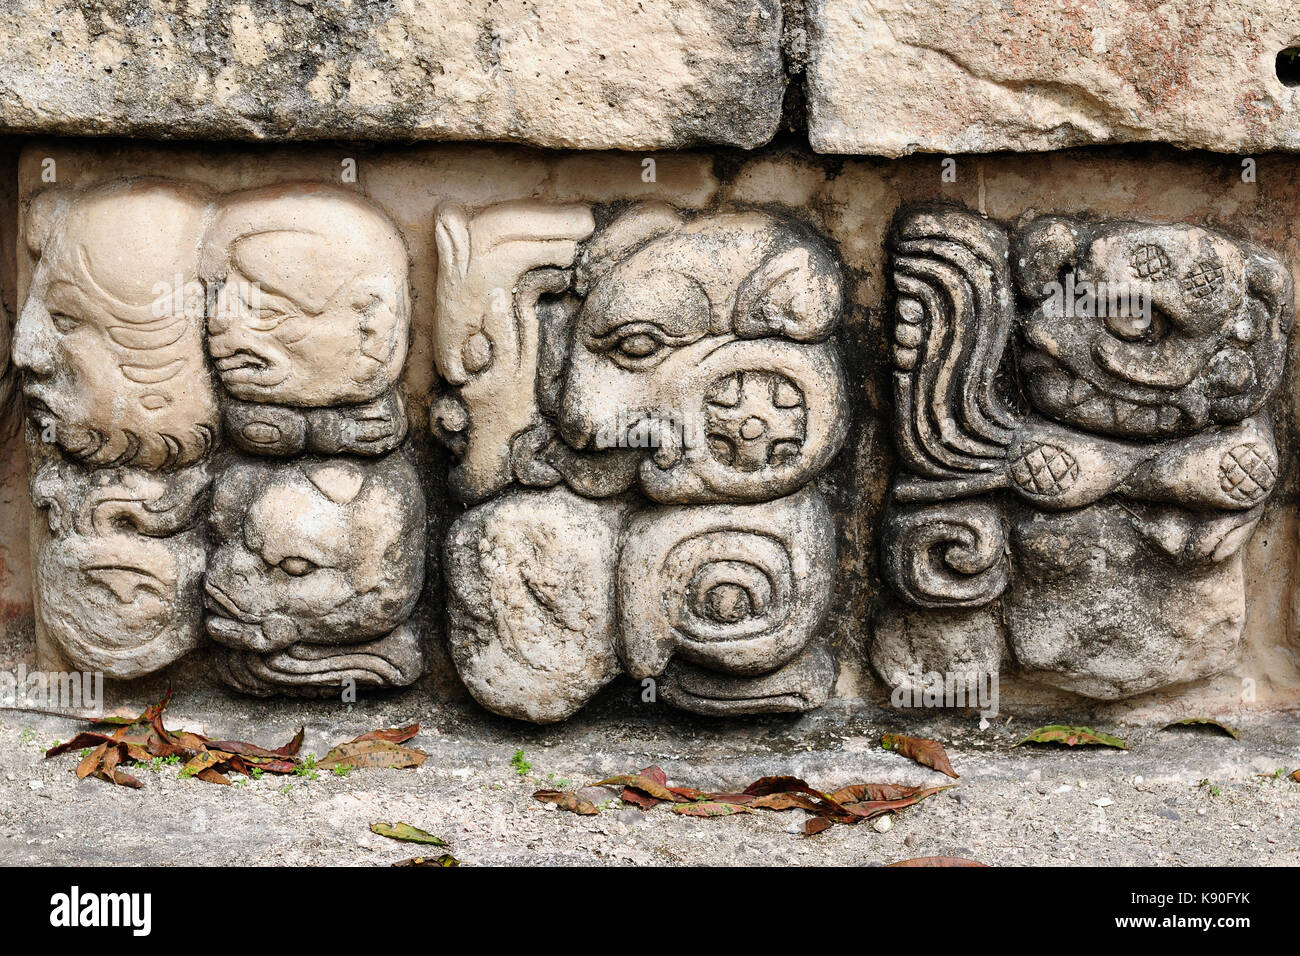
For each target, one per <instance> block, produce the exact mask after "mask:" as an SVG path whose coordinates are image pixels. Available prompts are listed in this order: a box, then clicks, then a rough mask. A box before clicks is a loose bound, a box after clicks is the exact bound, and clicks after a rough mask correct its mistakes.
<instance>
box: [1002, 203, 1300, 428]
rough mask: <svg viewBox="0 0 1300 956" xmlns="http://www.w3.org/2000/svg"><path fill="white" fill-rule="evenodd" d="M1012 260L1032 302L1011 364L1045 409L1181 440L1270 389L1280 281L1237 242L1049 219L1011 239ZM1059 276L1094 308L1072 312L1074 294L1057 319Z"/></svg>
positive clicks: (1285, 287)
mask: <svg viewBox="0 0 1300 956" xmlns="http://www.w3.org/2000/svg"><path fill="white" fill-rule="evenodd" d="M1016 261H1017V263H1018V267H1019V270H1020V272H1019V275H1018V279H1019V282H1020V286H1021V291H1022V294H1024V295H1026V296H1028V297H1029V298H1030V299H1031V300H1033V302H1034V306H1033V308H1032V309H1031V310H1030V311H1029V312H1028V314H1027V315H1026V316H1025V319H1024V329H1023V332H1024V339H1025V342H1026V345H1027V349H1026V351H1025V353H1024V355H1023V358H1022V371H1023V373H1024V376H1025V382H1026V386H1027V388H1028V391H1029V396H1030V399H1031V401H1032V402H1033V403H1034V405H1035V407H1037V408H1038V410H1039V411H1041V412H1043V413H1044V414H1046V415H1048V416H1050V417H1052V418H1055V419H1057V420H1059V421H1061V422H1064V423H1066V424H1070V425H1074V426H1076V427H1079V428H1083V429H1087V430H1090V431H1097V432H1103V433H1106V434H1112V435H1118V436H1121V437H1132V438H1152V437H1172V436H1176V435H1186V434H1190V433H1192V432H1195V431H1198V430H1200V429H1202V428H1205V427H1206V426H1208V425H1211V424H1223V423H1227V422H1234V421H1240V420H1241V419H1242V418H1244V417H1246V416H1247V415H1249V414H1251V413H1253V412H1254V411H1256V410H1257V409H1258V408H1259V407H1260V406H1261V405H1262V404H1263V402H1264V400H1265V398H1266V397H1267V396H1268V394H1269V393H1270V392H1271V391H1272V389H1273V388H1274V387H1275V385H1276V384H1277V381H1278V377H1279V376H1280V374H1281V369H1282V363H1283V359H1284V357H1285V348H1286V334H1287V330H1288V329H1289V327H1290V322H1291V314H1292V308H1293V306H1292V302H1291V280H1290V277H1289V275H1288V274H1287V272H1286V270H1285V269H1284V268H1283V267H1282V265H1281V263H1279V262H1278V261H1277V260H1276V259H1274V258H1273V257H1271V256H1269V255H1268V254H1267V253H1264V252H1263V251H1262V250H1259V249H1257V248H1255V247H1254V246H1251V245H1250V244H1248V243H1244V242H1240V241H1236V240H1231V239H1229V238H1228V237H1226V236H1223V235H1221V234H1218V233H1215V232H1211V231H1210V230H1207V229H1202V228H1199V227H1196V226H1188V225H1146V224H1142V223H1112V224H1103V225H1099V226H1094V225H1090V224H1087V223H1081V222H1072V221H1070V220H1064V219H1054V218H1050V219H1041V220H1037V221H1035V222H1034V223H1032V224H1031V225H1030V226H1029V227H1028V229H1027V230H1026V231H1025V232H1024V233H1023V234H1022V235H1021V236H1020V237H1019V238H1018V240H1017V252H1016ZM1067 277H1071V279H1070V283H1067V281H1066V279H1067ZM1049 283H1054V284H1055V285H1054V286H1051V287H1050V292H1049V286H1048V284H1049ZM1071 285H1072V287H1073V288H1074V289H1076V290H1078V289H1085V290H1091V291H1092V292H1093V293H1094V294H1095V296H1096V301H1097V306H1096V307H1095V308H1094V309H1093V310H1092V312H1093V313H1094V314H1091V315H1088V314H1084V315H1080V314H1077V312H1078V309H1077V304H1078V303H1077V300H1076V301H1075V302H1073V303H1072V304H1073V305H1074V306H1076V308H1075V312H1076V314H1069V312H1068V311H1067V310H1068V308H1070V303H1069V300H1070V297H1069V296H1067V295H1061V294H1059V292H1058V290H1061V289H1062V288H1066V289H1068V288H1070V287H1071ZM1097 313H1100V314H1097Z"/></svg>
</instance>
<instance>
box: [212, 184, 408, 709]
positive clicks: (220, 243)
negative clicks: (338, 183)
mask: <svg viewBox="0 0 1300 956" xmlns="http://www.w3.org/2000/svg"><path fill="white" fill-rule="evenodd" d="M408 269H409V263H408V260H407V252H406V245H405V243H404V241H403V239H402V236H401V234H400V233H399V232H398V230H397V227H396V226H394V225H393V223H392V222H391V221H390V220H389V219H388V218H387V216H385V215H384V214H383V213H382V212H380V211H379V209H378V208H376V207H375V206H373V205H371V204H370V203H369V202H368V201H366V200H364V199H362V198H360V197H358V196H356V195H354V194H352V193H349V192H345V191H344V190H341V189H336V188H334V187H330V186H323V185H319V184H315V183H297V184H288V185H281V186H275V187H269V188H263V189H254V190H249V191H246V192H241V193H235V194H233V195H230V196H226V197H224V198H223V199H222V201H221V202H220V203H219V205H218V207H217V211H216V215H215V217H214V219H213V223H212V225H211V227H210V228H209V230H208V232H207V235H206V239H205V242H204V247H203V258H202V267H201V272H202V277H203V280H204V282H205V285H206V287H207V289H208V300H209V303H210V305H209V308H208V313H207V327H208V340H207V347H208V352H209V354H210V356H211V358H212V363H213V365H214V367H215V368H216V370H217V374H218V376H219V377H220V381H221V385H222V387H223V388H224V390H225V391H226V392H227V393H229V398H228V399H227V400H226V401H225V402H224V416H223V417H224V422H225V427H226V433H227V434H228V435H229V437H230V441H231V443H232V444H233V445H234V446H235V447H236V448H238V449H239V450H240V451H242V452H244V453H247V454H249V455H256V456H267V457H270V458H272V459H285V458H288V459H290V460H287V461H279V460H272V461H265V460H259V459H258V458H252V457H245V456H243V455H240V454H229V455H225V456H223V460H222V462H221V464H220V470H219V472H218V474H217V477H216V487H215V493H214V496H213V504H212V511H211V515H210V521H209V526H210V533H211V542H210V554H209V565H208V571H207V575H206V581H205V594H206V605H207V616H206V618H205V623H206V626H207V632H208V635H209V636H210V637H211V638H212V640H213V641H214V642H216V643H217V644H218V645H221V646H220V648H219V649H218V650H217V651H216V652H215V661H216V669H217V673H218V674H219V675H220V676H221V678H222V679H223V680H225V681H226V682H227V683H229V684H230V685H231V686H233V687H235V688H237V689H239V690H241V691H244V692H246V693H250V694H259V695H267V694H272V693H277V692H282V693H293V694H330V693H337V692H338V691H339V688H340V687H341V686H342V685H343V683H344V682H345V681H349V680H350V681H354V682H355V683H356V684H360V685H370V686H379V687H392V686H402V685H406V684H410V683H411V682H413V681H414V680H416V679H417V678H418V677H419V676H420V674H421V673H422V672H423V669H424V655H423V650H422V647H421V644H422V638H421V635H420V633H419V631H418V629H417V628H416V627H415V626H414V625H413V624H411V623H409V622H408V618H409V617H410V616H411V613H412V611H413V610H414V607H415V603H416V600H417V599H418V597H419V594H420V590H421V587H422V585H423V581H424V548H425V501H424V495H423V491H422V490H421V488H420V484H419V478H418V476H417V474H416V470H415V466H414V464H413V462H412V461H411V460H410V458H409V456H408V455H407V454H406V453H405V452H404V451H403V450H402V449H401V448H400V447H399V446H400V445H401V443H402V441H403V439H405V437H406V434H407V431H408V424H407V413H406V404H405V400H404V398H403V396H402V394H401V391H400V388H399V387H398V385H397V381H398V377H399V375H400V374H401V370H402V366H403V363H404V362H405V359H406V351H407V346H408V338H409V335H410V288H409V276H408Z"/></svg>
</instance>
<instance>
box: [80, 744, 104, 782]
mask: <svg viewBox="0 0 1300 956" xmlns="http://www.w3.org/2000/svg"><path fill="white" fill-rule="evenodd" d="M107 752H108V744H100V745H99V746H98V747H96V748H95V749H94V750H92V751H91V752H90V753H88V754H86V756H85V757H83V758H82V760H81V763H79V764H77V779H78V780H85V779H86V778H87V777H89V776H90V775H91V774H92V773H94V772H95V771H96V770H98V769H99V764H100V761H102V760H103V759H104V754H106V753H107Z"/></svg>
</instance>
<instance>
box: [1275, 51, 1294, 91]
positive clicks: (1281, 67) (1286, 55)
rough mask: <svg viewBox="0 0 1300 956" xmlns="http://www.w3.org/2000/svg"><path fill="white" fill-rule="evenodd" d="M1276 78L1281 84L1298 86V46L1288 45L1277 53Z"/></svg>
mask: <svg viewBox="0 0 1300 956" xmlns="http://www.w3.org/2000/svg"><path fill="white" fill-rule="evenodd" d="M1277 78H1278V79H1279V80H1281V81H1282V85H1283V86H1291V87H1295V86H1300V46H1289V47H1287V48H1286V49H1285V50H1282V51H1281V52H1279V53H1278V55H1277Z"/></svg>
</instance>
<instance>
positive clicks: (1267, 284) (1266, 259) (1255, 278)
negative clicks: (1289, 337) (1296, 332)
mask: <svg viewBox="0 0 1300 956" xmlns="http://www.w3.org/2000/svg"><path fill="white" fill-rule="evenodd" d="M1246 288H1247V289H1248V290H1249V292H1250V294H1251V296H1253V297H1254V298H1256V299H1259V300H1260V301H1261V302H1263V304H1264V306H1265V308H1266V309H1267V310H1268V316H1269V319H1270V323H1271V324H1272V325H1273V326H1274V327H1276V328H1277V329H1279V330H1280V331H1282V332H1286V331H1288V330H1289V329H1290V328H1291V320H1292V319H1293V318H1294V317H1295V292H1294V283H1293V280H1292V278H1291V270H1290V269H1288V268H1287V267H1286V266H1285V265H1283V264H1282V263H1281V262H1280V261H1279V260H1278V259H1276V258H1274V257H1273V256H1270V255H1268V254H1266V253H1263V252H1252V254H1251V255H1250V257H1249V258H1248V260H1247V265H1246Z"/></svg>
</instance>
